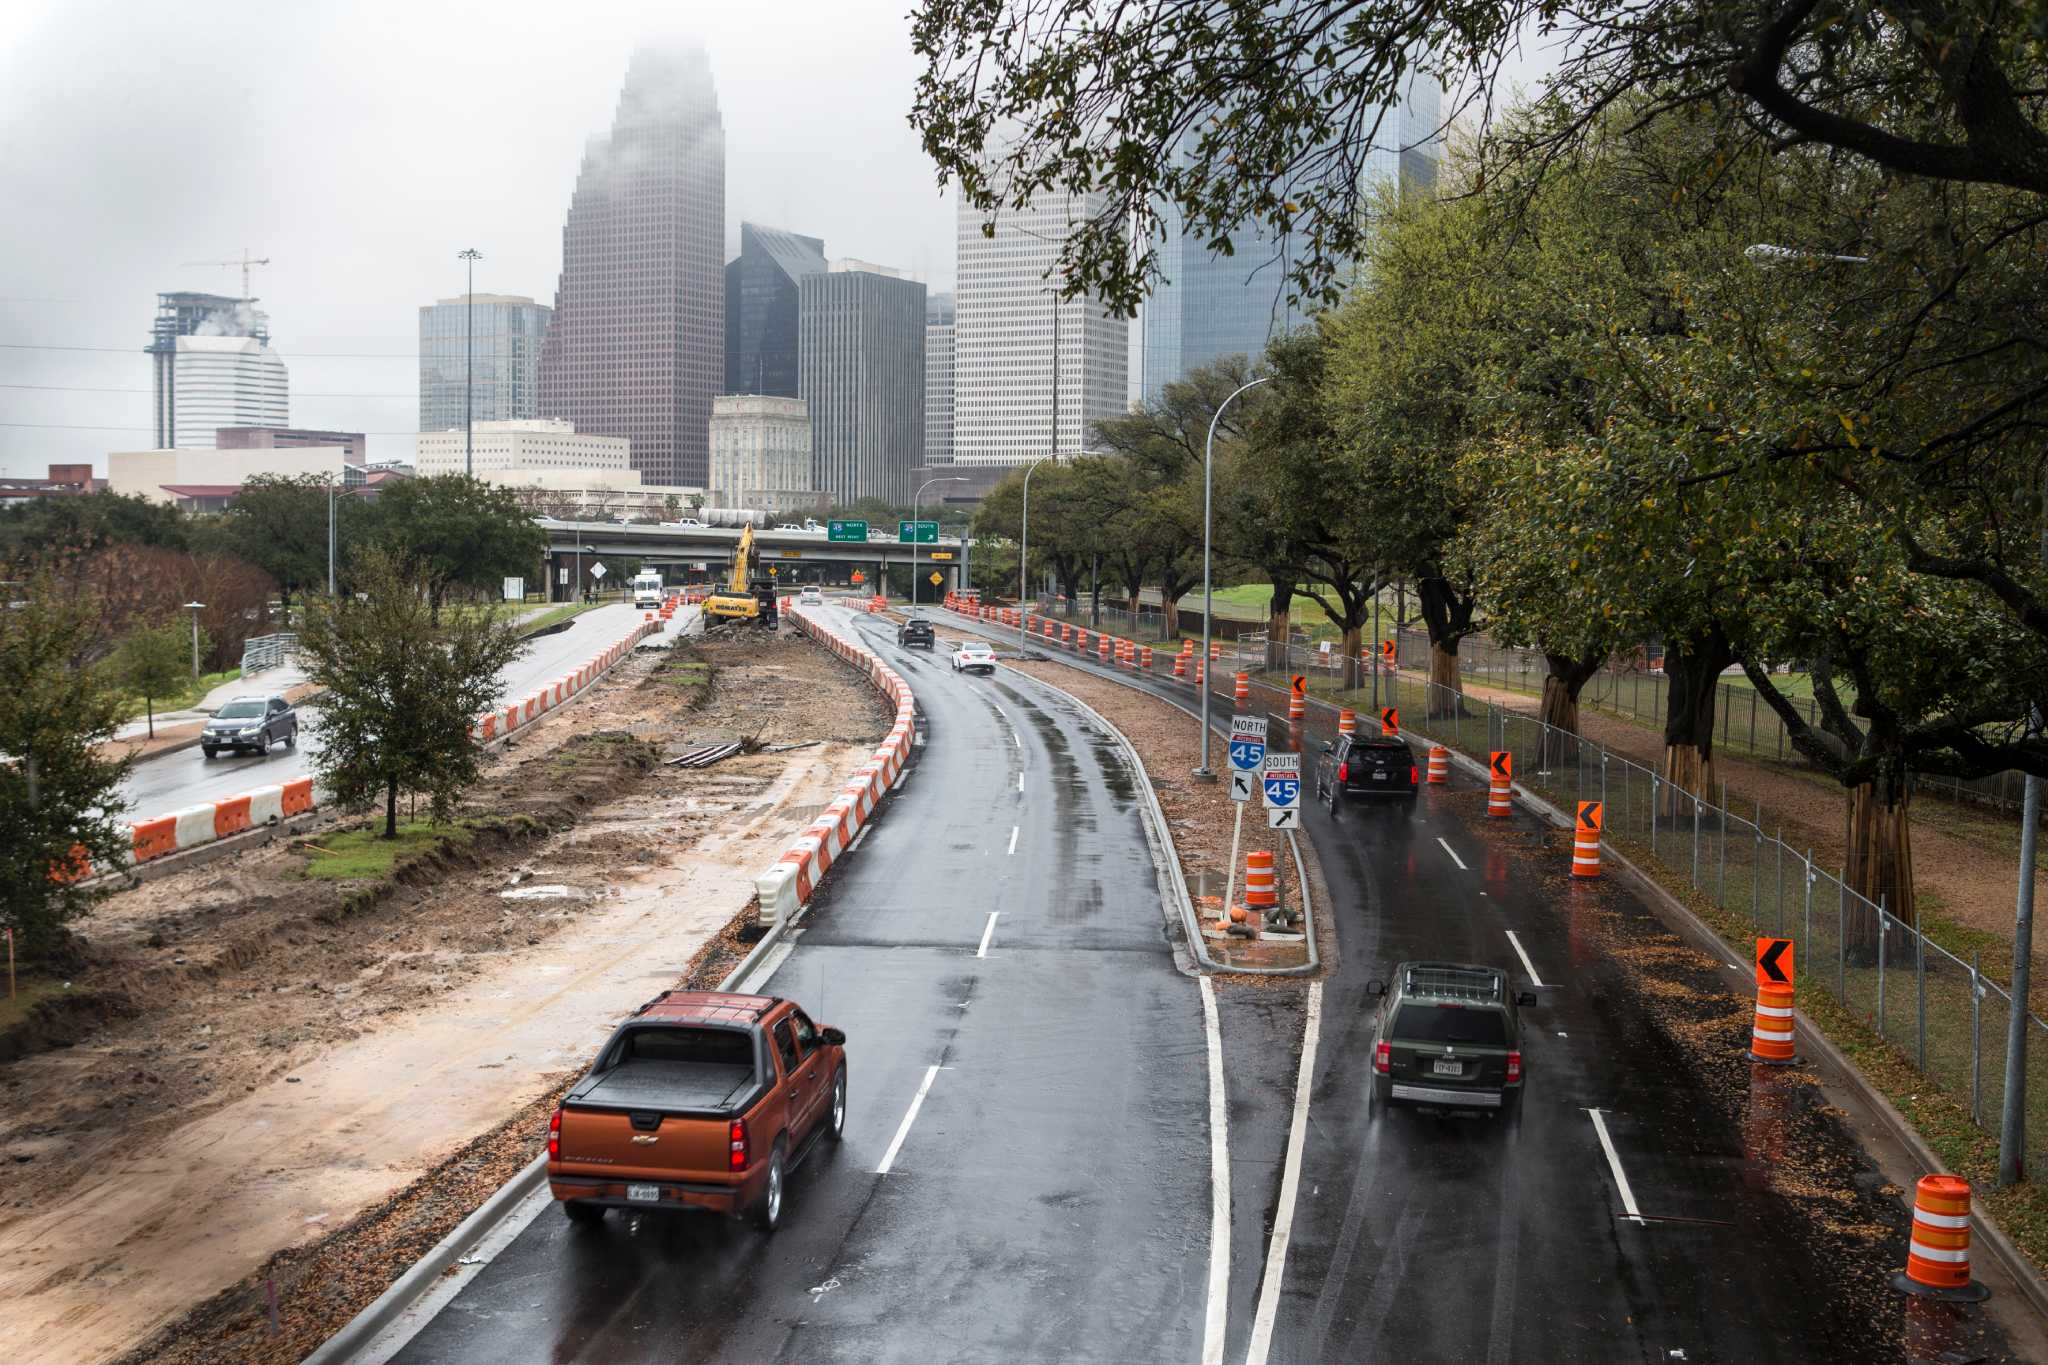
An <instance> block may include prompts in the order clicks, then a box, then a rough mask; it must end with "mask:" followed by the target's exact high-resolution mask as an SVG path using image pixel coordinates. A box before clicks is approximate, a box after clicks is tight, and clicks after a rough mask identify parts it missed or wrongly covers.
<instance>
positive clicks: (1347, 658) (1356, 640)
mask: <svg viewBox="0 0 2048 1365" xmlns="http://www.w3.org/2000/svg"><path fill="white" fill-rule="evenodd" d="M1364 647H1365V628H1364V627H1363V626H1346V627H1344V642H1343V644H1342V645H1340V646H1339V648H1341V649H1342V650H1343V651H1344V671H1343V672H1342V673H1341V674H1340V675H1339V676H1340V677H1342V678H1343V680H1344V682H1343V685H1344V689H1345V690H1346V691H1347V692H1348V691H1355V690H1357V688H1358V687H1359V685H1360V679H1359V676H1358V651H1359V650H1361V649H1363V648H1364Z"/></svg>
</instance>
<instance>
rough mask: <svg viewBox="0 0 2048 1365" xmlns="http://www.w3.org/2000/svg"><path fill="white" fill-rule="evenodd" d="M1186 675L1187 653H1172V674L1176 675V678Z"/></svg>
mask: <svg viewBox="0 0 2048 1365" xmlns="http://www.w3.org/2000/svg"><path fill="white" fill-rule="evenodd" d="M1187 675H1188V656H1187V655H1185V654H1176V655H1174V656H1173V676H1174V677H1176V678H1185V677H1186V676H1187Z"/></svg>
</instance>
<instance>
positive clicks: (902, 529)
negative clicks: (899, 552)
mask: <svg viewBox="0 0 2048 1365" xmlns="http://www.w3.org/2000/svg"><path fill="white" fill-rule="evenodd" d="M896 542H897V544H899V545H912V544H916V545H936V544H938V543H939V524H938V523H937V522H936V521H899V522H897V523H896Z"/></svg>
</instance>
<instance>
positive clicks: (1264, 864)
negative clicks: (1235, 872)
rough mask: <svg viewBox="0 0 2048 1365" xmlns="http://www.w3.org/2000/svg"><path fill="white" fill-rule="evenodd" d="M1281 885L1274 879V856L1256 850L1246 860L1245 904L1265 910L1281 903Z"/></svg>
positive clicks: (1255, 908) (1259, 849)
mask: <svg viewBox="0 0 2048 1365" xmlns="http://www.w3.org/2000/svg"><path fill="white" fill-rule="evenodd" d="M1278 886H1279V884H1278V883H1277V882H1276V881H1275V880H1274V877H1273V855H1272V854H1270V853H1268V852H1267V851H1266V850H1264V849H1262V848H1255V849H1253V850H1252V851H1251V852H1249V853H1247V854H1246V855H1245V858H1244V903H1245V905H1246V906H1247V907H1249V908H1251V909H1253V910H1264V909H1268V908H1270V907H1272V906H1275V905H1278V904H1279V903H1280V892H1279V889H1278Z"/></svg>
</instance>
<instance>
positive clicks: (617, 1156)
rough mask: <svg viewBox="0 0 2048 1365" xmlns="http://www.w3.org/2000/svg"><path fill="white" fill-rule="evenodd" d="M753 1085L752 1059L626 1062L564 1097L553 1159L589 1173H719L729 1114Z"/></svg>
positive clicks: (726, 1158) (723, 1167) (725, 1167)
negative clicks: (734, 1062) (745, 1062)
mask: <svg viewBox="0 0 2048 1365" xmlns="http://www.w3.org/2000/svg"><path fill="white" fill-rule="evenodd" d="M754 1088H755V1087H754V1073H753V1070H752V1068H750V1067H743V1066H725V1065H719V1064H716V1063H708V1062H680V1061H655V1060H635V1061H629V1062H623V1063H621V1064H620V1065H618V1066H616V1067H613V1068H612V1069H611V1070H610V1071H608V1072H605V1073H603V1074H602V1075H599V1076H594V1077H591V1078H590V1079H589V1080H587V1081H585V1082H584V1083H582V1084H581V1085H578V1086H577V1087H576V1088H575V1089H574V1090H573V1091H571V1092H570V1094H569V1095H568V1096H567V1097H566V1098H565V1099H564V1100H563V1103H562V1132H561V1154H560V1156H559V1157H558V1158H557V1160H558V1161H559V1162H560V1163H561V1169H563V1170H564V1171H573V1172H578V1173H582V1174H589V1175H597V1174H609V1175H618V1176H620V1177H622V1178H623V1177H626V1176H640V1175H648V1176H657V1175H660V1176H668V1177H669V1178H671V1179H683V1180H688V1179H691V1178H693V1177H694V1178H698V1179H707V1178H719V1177H723V1176H725V1175H726V1174H727V1173H728V1172H729V1170H730V1168H731V1167H730V1154H731V1147H730V1140H731V1129H730V1123H731V1119H732V1118H733V1117H734V1116H735V1114H736V1113H737V1108H736V1106H738V1105H739V1104H741V1103H742V1102H743V1101H744V1100H745V1099H746V1098H747V1097H748V1096H749V1095H750V1094H751V1092H752V1091H753V1089H754Z"/></svg>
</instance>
